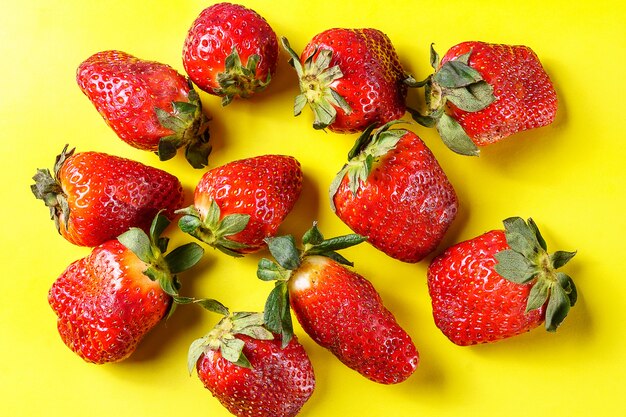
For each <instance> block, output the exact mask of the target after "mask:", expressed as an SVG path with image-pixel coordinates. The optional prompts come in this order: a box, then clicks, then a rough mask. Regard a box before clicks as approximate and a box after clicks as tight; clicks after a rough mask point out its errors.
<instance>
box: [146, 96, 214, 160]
mask: <svg viewBox="0 0 626 417" xmlns="http://www.w3.org/2000/svg"><path fill="white" fill-rule="evenodd" d="M187 97H188V99H189V102H185V101H174V102H172V112H171V113H170V112H167V111H165V110H163V109H160V108H158V107H155V108H154V112H155V113H156V116H157V118H158V119H159V122H160V123H161V125H162V126H163V127H164V128H166V129H169V130H171V131H172V132H174V133H173V134H171V135H169V136H165V137H163V138H161V140H160V141H159V147H158V150H157V152H156V153H157V155H158V156H159V159H160V160H161V161H166V160H168V159H171V158H173V157H174V155H176V152H177V151H178V149H180V148H183V147H184V148H185V158H186V159H187V161H188V162H189V164H190V165H191V166H192V167H194V168H197V169H201V168H204V167H206V166H207V164H208V159H209V154H210V153H211V150H212V145H211V144H210V142H209V139H210V134H209V118H208V117H207V116H206V115H205V114H204V112H203V111H202V102H201V101H200V96H199V95H198V93H197V92H196V91H195V90H194V89H193V88H192V87H191V84H190V89H189V94H188V96H187Z"/></svg>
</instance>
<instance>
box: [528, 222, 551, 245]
mask: <svg viewBox="0 0 626 417" xmlns="http://www.w3.org/2000/svg"><path fill="white" fill-rule="evenodd" d="M528 227H529V228H530V230H532V232H533V234H534V235H535V239H537V242H538V243H539V246H541V248H542V249H543V250H544V251H547V250H548V245H547V244H546V241H545V240H544V238H543V236H541V232H540V231H539V228H538V227H537V224H536V223H535V221H534V220H533V219H531V218H529V219H528Z"/></svg>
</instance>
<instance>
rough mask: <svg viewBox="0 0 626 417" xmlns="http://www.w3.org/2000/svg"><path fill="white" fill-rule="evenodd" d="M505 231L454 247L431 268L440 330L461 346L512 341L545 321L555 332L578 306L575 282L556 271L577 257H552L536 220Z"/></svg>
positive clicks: (510, 223)
mask: <svg viewBox="0 0 626 417" xmlns="http://www.w3.org/2000/svg"><path fill="white" fill-rule="evenodd" d="M504 227H505V230H492V231H490V232H487V233H485V234H483V235H480V236H478V237H475V238H473V239H470V240H467V241H465V242H461V243H458V244H456V245H454V246H452V247H450V248H449V249H447V250H446V251H445V252H444V253H442V254H441V255H439V256H438V257H437V258H435V259H434V260H433V262H432V263H431V265H430V267H429V268H428V290H429V292H430V296H431V298H432V306H433V316H434V318H435V324H436V325H437V327H438V328H439V329H441V331H442V332H443V334H445V335H446V336H447V337H448V338H449V339H450V340H451V341H452V342H454V343H456V344H457V345H462V346H464V345H472V344H476V343H488V342H494V341H497V340H501V339H504V338H508V337H512V336H515V335H518V334H520V333H523V332H526V331H529V330H531V329H533V328H535V327H537V326H539V325H540V324H541V323H542V322H543V321H544V320H545V327H546V329H547V330H548V331H555V330H556V328H557V327H558V326H559V325H560V324H561V322H562V321H563V319H564V318H565V316H566V315H567V313H568V312H569V310H570V307H571V306H573V305H574V303H575V302H576V297H577V295H576V294H577V293H576V287H575V286H574V282H573V281H572V279H571V278H570V277H569V276H568V275H566V274H565V273H563V272H557V271H556V270H557V268H560V267H561V266H563V265H564V264H565V263H567V262H568V261H569V260H570V259H571V258H572V257H573V256H574V255H575V254H576V253H575V252H563V251H557V252H554V253H551V254H549V253H548V252H547V246H546V243H545V241H544V239H543V238H542V237H541V234H540V233H539V230H538V229H537V226H536V224H535V223H534V222H533V221H532V219H528V223H526V222H525V221H524V220H523V219H521V218H519V217H513V218H509V219H506V220H505V221H504Z"/></svg>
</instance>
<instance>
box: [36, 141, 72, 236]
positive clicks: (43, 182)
mask: <svg viewBox="0 0 626 417" xmlns="http://www.w3.org/2000/svg"><path fill="white" fill-rule="evenodd" d="M67 148H68V145H65V147H64V148H63V150H62V151H61V153H60V154H59V155H57V157H56V160H55V162H54V168H53V171H54V174H52V173H50V170H48V169H38V170H37V173H36V174H35V175H34V176H33V180H34V181H35V183H34V184H32V185H31V186H30V189H31V191H32V192H33V194H34V195H35V197H36V198H38V199H40V200H43V202H44V204H45V205H46V206H47V207H48V208H49V209H50V218H51V219H52V220H54V224H55V226H56V228H57V231H60V230H61V222H63V224H65V227H66V228H67V226H68V224H69V222H70V207H69V205H68V203H67V195H65V192H64V191H63V187H62V186H61V181H60V180H59V171H60V170H61V167H62V166H63V164H64V163H65V161H66V160H67V159H68V158H69V157H70V156H72V155H73V154H74V149H71V150H69V151H68V150H67Z"/></svg>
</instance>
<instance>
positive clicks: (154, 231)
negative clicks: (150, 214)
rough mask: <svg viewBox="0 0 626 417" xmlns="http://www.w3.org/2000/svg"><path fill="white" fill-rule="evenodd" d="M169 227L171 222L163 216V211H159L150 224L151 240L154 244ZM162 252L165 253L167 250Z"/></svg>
mask: <svg viewBox="0 0 626 417" xmlns="http://www.w3.org/2000/svg"><path fill="white" fill-rule="evenodd" d="M169 225H170V220H169V219H168V218H167V217H166V216H165V215H164V214H163V210H161V211H159V212H158V213H157V215H156V216H155V218H154V220H152V223H151V224H150V239H151V240H152V241H153V242H156V241H158V240H159V238H160V237H161V235H162V234H163V232H164V231H165V229H167V227H168V226H169ZM162 252H165V250H163V251H162Z"/></svg>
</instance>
